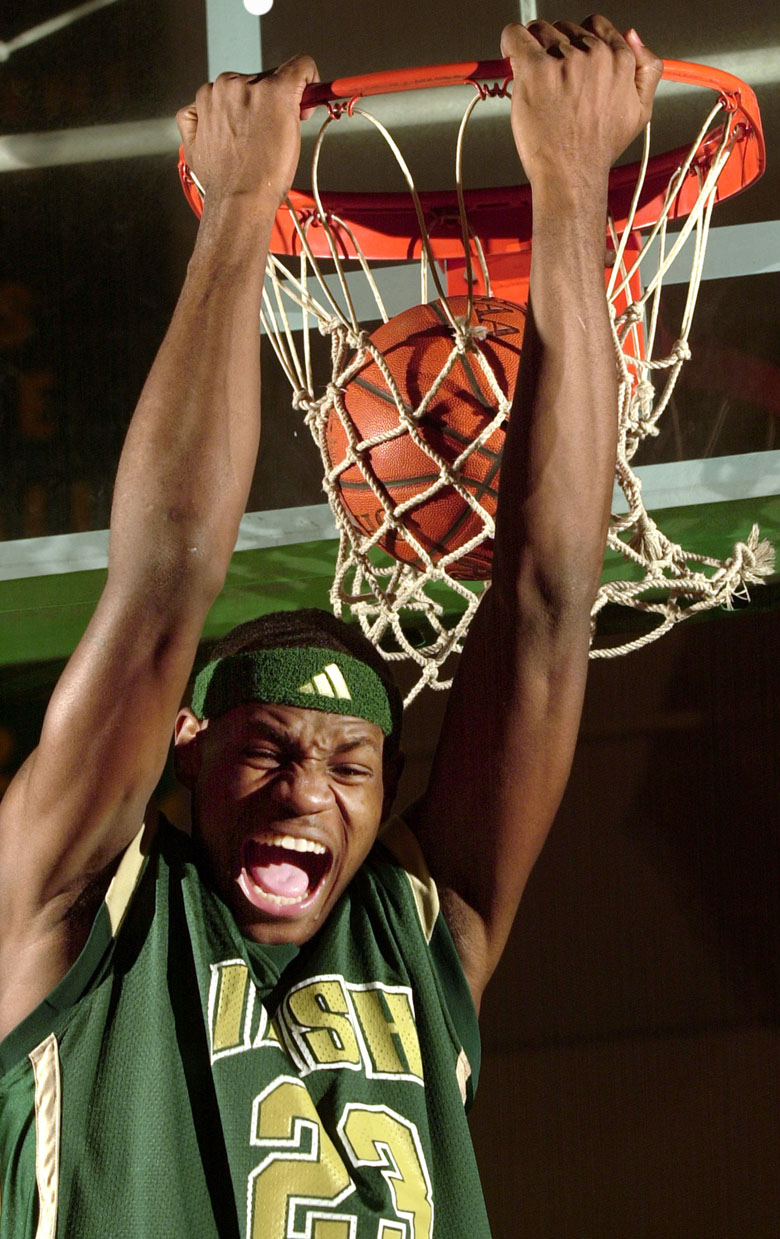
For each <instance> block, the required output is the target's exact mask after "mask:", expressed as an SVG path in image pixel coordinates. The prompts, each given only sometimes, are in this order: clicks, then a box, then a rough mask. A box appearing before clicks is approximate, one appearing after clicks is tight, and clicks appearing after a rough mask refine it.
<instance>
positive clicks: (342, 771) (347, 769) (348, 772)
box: [330, 762, 374, 779]
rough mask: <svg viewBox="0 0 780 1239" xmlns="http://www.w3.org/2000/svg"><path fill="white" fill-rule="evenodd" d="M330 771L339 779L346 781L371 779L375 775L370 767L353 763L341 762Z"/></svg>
mask: <svg viewBox="0 0 780 1239" xmlns="http://www.w3.org/2000/svg"><path fill="white" fill-rule="evenodd" d="M330 769H331V771H332V772H333V774H335V775H336V776H337V777H338V778H344V779H369V778H371V776H372V775H373V773H374V771H373V770H372V769H371V767H370V766H358V765H355V764H354V763H353V762H339V763H338V764H337V765H335V766H331V767H330Z"/></svg>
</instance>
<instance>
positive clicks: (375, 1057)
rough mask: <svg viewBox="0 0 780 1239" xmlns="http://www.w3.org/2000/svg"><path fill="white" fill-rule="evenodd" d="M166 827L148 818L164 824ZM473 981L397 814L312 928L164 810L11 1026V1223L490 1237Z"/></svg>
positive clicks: (69, 1237) (57, 1238)
mask: <svg viewBox="0 0 780 1239" xmlns="http://www.w3.org/2000/svg"><path fill="white" fill-rule="evenodd" d="M152 836H153V838H152ZM478 1064H479V1040H478V1033H477V1024H476V1016H475V1013H474V1008H473V1005H472V1003H471V997H470V994H469V991H468V987H467V985H466V981H465V978H464V976H463V973H462V970H461V968H460V963H459V960H458V957H457V954H456V952H455V949H454V946H453V943H452V940H451V938H450V936H449V933H448V931H447V927H446V925H445V923H444V920H443V918H442V917H441V915H440V914H439V909H438V899H437V896H436V891H435V887H434V886H433V883H432V882H431V881H430V878H429V877H428V876H427V874H426V872H425V869H424V865H423V863H422V858H421V856H420V853H419V849H418V848H417V845H416V842H415V841H414V839H413V837H412V836H411V833H410V832H409V831H408V830H407V828H406V827H405V826H404V825H403V823H401V822H394V823H393V824H392V825H391V827H390V829H389V830H388V831H387V832H386V833H385V835H384V836H383V841H382V842H381V843H379V844H377V846H376V847H375V848H374V850H373V852H372V853H371V856H370V857H369V858H368V860H367V861H366V863H365V864H364V866H363V867H362V869H361V870H360V872H359V873H358V875H357V876H356V877H355V878H354V880H353V882H352V883H351V885H350V887H349V888H348V890H347V891H346V892H345V893H344V895H343V896H342V898H341V899H340V901H339V902H338V904H337V905H336V907H335V908H334V910H333V911H332V913H331V915H330V917H329V918H328V920H327V922H326V924H325V925H324V926H323V928H322V930H320V932H319V933H318V934H317V935H316V936H315V937H314V938H313V939H311V941H310V942H308V943H306V944H305V945H304V946H303V947H301V948H297V947H294V946H279V947H261V946H258V945H256V944H254V943H251V942H248V941H246V940H245V939H244V938H242V936H241V935H240V933H239V932H238V929H237V927H236V924H235V921H234V919H233V917H232V916H231V914H230V912H229V911H228V909H227V908H226V907H225V905H224V904H223V903H222V902H221V901H220V899H219V898H218V896H217V895H216V894H215V893H214V891H213V890H212V889H211V888H210V887H209V885H208V883H207V882H206V881H205V879H204V877H203V875H202V874H201V873H200V872H199V870H198V868H197V866H196V864H195V860H194V857H193V854H192V851H191V848H190V844H189V840H188V839H187V838H186V837H185V836H183V835H181V834H180V833H179V832H177V831H175V830H173V829H172V828H171V827H170V826H168V825H167V823H164V822H161V823H160V824H159V827H158V828H157V829H156V830H155V831H152V830H151V829H150V828H149V827H147V828H146V830H145V831H144V832H142V834H141V835H139V837H138V839H137V840H136V841H135V842H134V844H133V845H131V847H130V848H129V849H128V851H127V853H126V854H125V856H124V857H123V859H122V862H121V864H120V866H119V869H118V870H117V873H116V875H115V877H114V879H113V881H112V883H111V887H110V888H109V891H108V893H107V896H106V899H105V902H104V904H103V905H102V907H101V909H100V911H99V913H98V915H97V917H96V920H95V923H94V925H93V927H92V931H91V934H90V937H89V940H88V942H87V944H86V946H85V947H84V950H83V951H82V953H81V955H80V957H79V959H78V960H77V961H76V963H75V964H74V965H73V967H72V968H71V970H70V971H69V972H68V974H67V975H66V976H65V977H64V978H63V980H62V981H61V982H60V984H59V985H58V986H57V987H56V989H55V990H54V991H53V992H52V993H51V994H50V995H49V997H48V998H47V999H46V1000H45V1001H44V1002H43V1003H42V1004H41V1006H40V1007H38V1008H37V1009H36V1010H35V1011H34V1012H33V1013H32V1014H31V1015H30V1016H29V1017H28V1018H27V1019H25V1020H24V1021H23V1023H22V1024H21V1025H19V1027H18V1028H17V1029H15V1030H14V1032H12V1033H11V1034H10V1035H9V1036H8V1037H7V1038H6V1039H5V1041H4V1042H3V1043H2V1045H0V1191H1V1192H2V1195H1V1196H0V1239H158V1237H159V1239H239V1237H241V1239H433V1237H436V1239H479V1237H482V1236H488V1235H489V1228H488V1223H487V1217H486V1214H485V1208H484V1204H483V1201H482V1194H481V1190H480V1187H479V1180H478V1175H477V1170H476V1164H475V1159H474V1154H473V1150H472V1147H471V1142H470V1139H469V1134H468V1128H467V1124H466V1119H465V1111H464V1106H465V1103H467V1102H468V1101H469V1099H470V1097H471V1095H472V1092H473V1087H474V1084H475V1080H476V1074H477V1070H478Z"/></svg>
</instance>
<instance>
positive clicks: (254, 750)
mask: <svg viewBox="0 0 780 1239" xmlns="http://www.w3.org/2000/svg"><path fill="white" fill-rule="evenodd" d="M241 755H242V757H243V758H244V760H245V761H246V762H248V763H249V764H250V765H252V766H261V767H263V769H267V770H270V769H275V768H276V767H277V766H278V765H280V764H281V760H282V758H281V755H280V754H279V753H276V752H274V750H273V749H268V748H258V747H257V746H252V747H251V748H246V749H244V750H243V751H242V754H241Z"/></svg>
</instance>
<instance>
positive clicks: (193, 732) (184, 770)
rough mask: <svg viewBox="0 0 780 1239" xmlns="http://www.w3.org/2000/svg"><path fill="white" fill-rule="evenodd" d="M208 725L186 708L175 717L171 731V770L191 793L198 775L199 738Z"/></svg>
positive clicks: (199, 759)
mask: <svg viewBox="0 0 780 1239" xmlns="http://www.w3.org/2000/svg"><path fill="white" fill-rule="evenodd" d="M208 725H209V721H208V719H200V718H198V717H197V715H195V714H193V713H192V710H190V709H189V707H188V706H184V707H182V709H181V710H179V713H178V714H177V715H176V723H175V725H174V729H173V768H174V770H175V771H176V777H177V779H178V780H179V782H180V783H183V784H184V786H185V787H186V788H187V789H188V791H192V789H193V788H194V786H195V783H196V781H197V778H198V774H199V773H200V764H201V745H200V737H201V736H202V735H203V733H204V732H205V730H206V728H207V727H208Z"/></svg>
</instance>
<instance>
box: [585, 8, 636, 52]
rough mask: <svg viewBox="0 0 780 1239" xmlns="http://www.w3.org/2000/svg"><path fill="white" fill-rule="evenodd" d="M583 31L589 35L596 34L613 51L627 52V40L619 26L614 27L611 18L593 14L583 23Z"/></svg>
mask: <svg viewBox="0 0 780 1239" xmlns="http://www.w3.org/2000/svg"><path fill="white" fill-rule="evenodd" d="M582 29H583V30H585V31H586V32H587V33H588V34H595V35H596V37H597V38H598V39H601V41H602V43H606V44H607V47H611V48H612V49H613V51H625V49H626V47H627V44H626V40H625V39H624V38H623V36H622V34H621V33H620V31H619V30H618V28H617V26H613V25H612V22H611V21H610V20H609V18H607V17H602V15H601V14H600V13H591V15H590V17H586V18H585V19H584V20H583V22H582Z"/></svg>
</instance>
